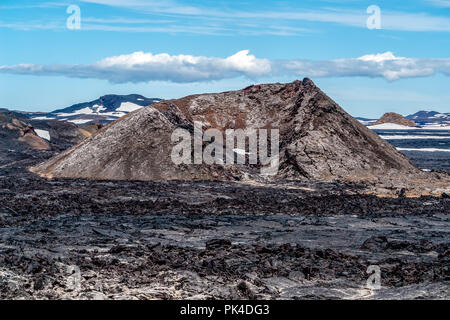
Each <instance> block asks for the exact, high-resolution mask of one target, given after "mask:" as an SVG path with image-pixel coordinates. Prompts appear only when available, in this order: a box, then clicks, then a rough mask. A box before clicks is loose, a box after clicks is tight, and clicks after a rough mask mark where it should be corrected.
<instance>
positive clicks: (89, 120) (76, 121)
mask: <svg viewBox="0 0 450 320" xmlns="http://www.w3.org/2000/svg"><path fill="white" fill-rule="evenodd" d="M91 121H92V119H74V120H67V122H72V123H75V124H85V123H88V122H91Z"/></svg>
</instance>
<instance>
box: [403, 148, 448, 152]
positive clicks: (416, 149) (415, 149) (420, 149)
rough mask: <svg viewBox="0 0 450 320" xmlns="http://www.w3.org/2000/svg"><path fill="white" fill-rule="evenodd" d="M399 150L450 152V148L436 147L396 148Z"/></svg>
mask: <svg viewBox="0 0 450 320" xmlns="http://www.w3.org/2000/svg"><path fill="white" fill-rule="evenodd" d="M397 150H399V151H422V152H450V149H438V148H397Z"/></svg>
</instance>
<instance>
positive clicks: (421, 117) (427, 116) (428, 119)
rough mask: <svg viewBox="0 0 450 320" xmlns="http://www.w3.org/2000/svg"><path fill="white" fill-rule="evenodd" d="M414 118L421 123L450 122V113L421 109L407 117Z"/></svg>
mask: <svg viewBox="0 0 450 320" xmlns="http://www.w3.org/2000/svg"><path fill="white" fill-rule="evenodd" d="M405 118H406V119H410V120H414V121H415V122H416V123H418V124H420V125H427V124H428V125H430V124H443V125H446V124H450V113H440V112H437V111H419V112H416V113H414V114H411V115H409V116H406V117H405Z"/></svg>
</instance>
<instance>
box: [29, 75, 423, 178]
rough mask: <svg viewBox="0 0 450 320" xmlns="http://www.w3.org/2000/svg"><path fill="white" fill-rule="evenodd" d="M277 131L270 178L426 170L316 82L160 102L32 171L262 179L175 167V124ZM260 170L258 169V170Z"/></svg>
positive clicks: (218, 169)
mask: <svg viewBox="0 0 450 320" xmlns="http://www.w3.org/2000/svg"><path fill="white" fill-rule="evenodd" d="M194 121H199V122H202V123H203V124H204V129H207V128H217V129H220V130H225V129H229V128H277V129H279V131H280V166H279V171H278V173H277V174H276V175H275V176H273V177H271V178H272V179H297V180H309V181H336V180H342V181H373V182H386V183H390V181H391V180H393V179H394V180H395V179H396V180H399V181H407V180H408V179H410V178H411V179H416V178H422V177H423V176H424V173H423V172H421V170H419V169H418V168H417V167H416V166H415V165H413V164H412V163H411V162H410V161H409V160H408V159H407V158H406V157H405V156H404V155H403V154H401V153H400V152H398V151H397V150H396V149H395V147H393V146H392V145H391V144H389V143H388V142H386V141H384V140H383V139H381V138H380V137H379V136H378V135H377V134H376V133H374V132H373V131H371V130H369V129H367V128H366V127H365V126H364V125H362V124H361V123H359V122H358V121H357V120H356V119H354V118H353V117H351V116H350V115H349V114H348V113H346V112H345V111H344V110H343V109H342V108H341V107H340V106H339V105H337V104H336V103H335V102H334V101H333V100H332V99H330V98H329V97H328V96H327V95H326V94H325V93H323V92H322V91H321V90H320V89H319V88H318V87H317V86H315V84H314V83H313V82H312V81H311V80H310V79H307V78H306V79H304V80H303V81H294V82H292V83H288V84H280V83H275V84H261V85H257V86H251V87H248V88H246V89H244V90H238V91H230V92H223V93H216V94H201V95H193V96H188V97H185V98H182V99H177V100H169V101H162V102H160V103H157V104H155V105H152V106H149V107H146V108H143V109H141V110H137V111H135V112H133V113H131V114H129V115H127V116H125V117H123V118H121V119H119V120H118V121H116V122H115V123H112V124H110V125H108V126H107V127H105V128H103V129H101V130H100V131H99V132H98V133H97V134H94V135H93V136H92V137H89V138H87V139H86V140H85V141H83V142H82V143H81V144H79V145H77V146H76V147H74V148H72V149H69V150H67V151H65V152H63V153H61V154H60V155H58V156H56V157H54V158H52V159H50V160H49V161H47V162H45V163H43V164H41V165H38V166H36V167H34V168H32V171H34V172H37V173H39V174H41V175H44V176H47V177H82V178H94V179H135V180H171V179H180V180H189V179H209V180H212V179H220V180H227V179H229V178H230V176H241V177H244V176H248V173H249V172H251V173H252V177H255V178H258V177H257V173H255V172H253V171H252V170H250V169H251V168H250V167H249V166H237V167H236V166H234V167H229V166H226V167H222V166H220V165H216V166H207V165H178V166H177V165H174V164H173V163H172V161H171V158H170V154H171V150H172V147H173V145H174V143H172V142H171V134H172V132H173V131H174V130H175V129H177V128H188V129H189V128H190V130H192V129H193V122H194ZM258 172H259V171H258Z"/></svg>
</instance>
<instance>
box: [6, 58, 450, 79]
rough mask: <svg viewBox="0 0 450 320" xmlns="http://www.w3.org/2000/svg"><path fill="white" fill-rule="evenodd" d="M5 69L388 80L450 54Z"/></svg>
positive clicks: (446, 70)
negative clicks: (413, 56) (428, 56)
mask: <svg viewBox="0 0 450 320" xmlns="http://www.w3.org/2000/svg"><path fill="white" fill-rule="evenodd" d="M0 73H9V74H22V75H36V76H66V77H71V78H91V79H103V80H108V81H110V82H112V83H125V82H134V83H138V82H149V81H170V82H175V83H189V82H204V81H213V80H223V79H230V78H237V77H247V78H250V79H258V78H262V77H272V76H295V77H299V78H300V77H313V78H318V77H370V78H384V79H386V80H388V81H396V80H399V79H405V78H413V77H427V76H432V75H434V74H437V73H442V74H444V75H446V76H450V58H441V59H424V58H407V57H396V56H395V55H394V54H393V53H392V52H385V53H381V54H368V55H364V56H362V57H357V58H348V59H335V60H322V61H314V60H306V59H295V60H273V61H271V60H269V59H264V58H257V57H255V56H254V55H252V54H250V52H249V51H248V50H242V51H239V52H237V53H236V54H234V55H232V56H229V57H226V58H218V57H205V56H192V55H169V54H167V53H161V54H152V53H145V52H141V51H139V52H134V53H131V54H127V55H120V56H113V57H108V58H105V59H102V60H100V61H97V62H94V63H92V64H87V65H59V64H58V65H36V64H19V65H12V66H0Z"/></svg>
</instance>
